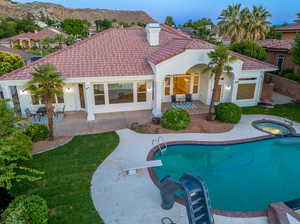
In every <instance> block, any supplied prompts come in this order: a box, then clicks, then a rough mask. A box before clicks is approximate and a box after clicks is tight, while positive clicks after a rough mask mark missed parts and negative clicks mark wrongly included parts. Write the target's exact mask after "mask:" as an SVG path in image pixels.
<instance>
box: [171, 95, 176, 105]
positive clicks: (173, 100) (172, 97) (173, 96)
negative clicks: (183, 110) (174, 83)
mask: <svg viewBox="0 0 300 224" xmlns="http://www.w3.org/2000/svg"><path fill="white" fill-rule="evenodd" d="M171 102H172V103H176V95H172V96H171Z"/></svg>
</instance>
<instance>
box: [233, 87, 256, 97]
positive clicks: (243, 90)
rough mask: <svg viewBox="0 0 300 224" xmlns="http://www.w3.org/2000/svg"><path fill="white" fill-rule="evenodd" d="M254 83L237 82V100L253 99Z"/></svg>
mask: <svg viewBox="0 0 300 224" xmlns="http://www.w3.org/2000/svg"><path fill="white" fill-rule="evenodd" d="M255 88H256V84H255V83H248V84H239V86H238V91H237V99H238V100H246V99H253V98H254V94H255Z"/></svg>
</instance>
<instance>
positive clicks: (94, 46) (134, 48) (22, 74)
mask: <svg viewBox="0 0 300 224" xmlns="http://www.w3.org/2000/svg"><path fill="white" fill-rule="evenodd" d="M161 28H162V29H161V32H160V45H159V46H150V45H149V44H148V42H147V38H146V31H145V29H143V28H127V29H122V28H121V29H115V28H112V29H109V30H106V31H104V32H101V33H98V34H96V35H94V36H93V37H90V38H87V39H85V40H83V41H80V42H78V43H75V44H73V45H71V46H69V47H66V48H64V49H62V50H59V51H56V52H54V53H52V54H50V55H48V56H45V57H43V58H42V59H40V60H38V61H36V62H34V63H31V64H30V65H27V66H25V67H23V68H20V69H17V70H15V71H13V72H11V73H8V74H6V75H4V76H2V77H0V80H26V79H30V73H31V72H32V71H33V68H34V66H36V65H38V64H44V63H50V64H53V65H54V66H55V67H56V69H57V70H58V71H59V72H61V73H62V76H63V77H64V78H79V77H101V76H134V75H151V74H153V71H152V69H151V67H150V65H149V63H148V60H151V61H152V60H153V61H155V62H156V63H157V62H159V61H162V60H166V59H168V58H170V57H172V56H174V55H176V54H179V53H180V52H182V51H184V50H185V49H212V48H213V47H214V45H211V44H209V43H207V42H205V41H201V40H193V39H191V38H190V37H189V36H188V35H186V34H184V33H182V32H180V31H177V30H176V29H174V28H172V27H169V26H166V25H161ZM241 58H243V60H244V62H245V63H244V67H243V68H246V69H248V68H250V69H269V68H270V69H273V67H274V66H272V65H270V64H266V63H264V62H260V61H257V60H255V59H252V58H249V57H241Z"/></svg>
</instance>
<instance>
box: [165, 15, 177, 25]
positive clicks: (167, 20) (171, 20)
mask: <svg viewBox="0 0 300 224" xmlns="http://www.w3.org/2000/svg"><path fill="white" fill-rule="evenodd" d="M165 24H166V25H168V26H175V22H174V20H173V17H172V16H167V17H166V19H165Z"/></svg>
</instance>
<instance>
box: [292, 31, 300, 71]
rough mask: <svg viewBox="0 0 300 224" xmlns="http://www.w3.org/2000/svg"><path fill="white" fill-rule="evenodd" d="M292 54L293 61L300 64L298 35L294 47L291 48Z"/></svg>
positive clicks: (299, 40)
mask: <svg viewBox="0 0 300 224" xmlns="http://www.w3.org/2000/svg"><path fill="white" fill-rule="evenodd" d="M291 54H292V58H293V62H294V63H295V64H296V65H298V66H300V36H299V35H298V36H297V37H296V38H295V40H294V43H293V47H292V49H291Z"/></svg>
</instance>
